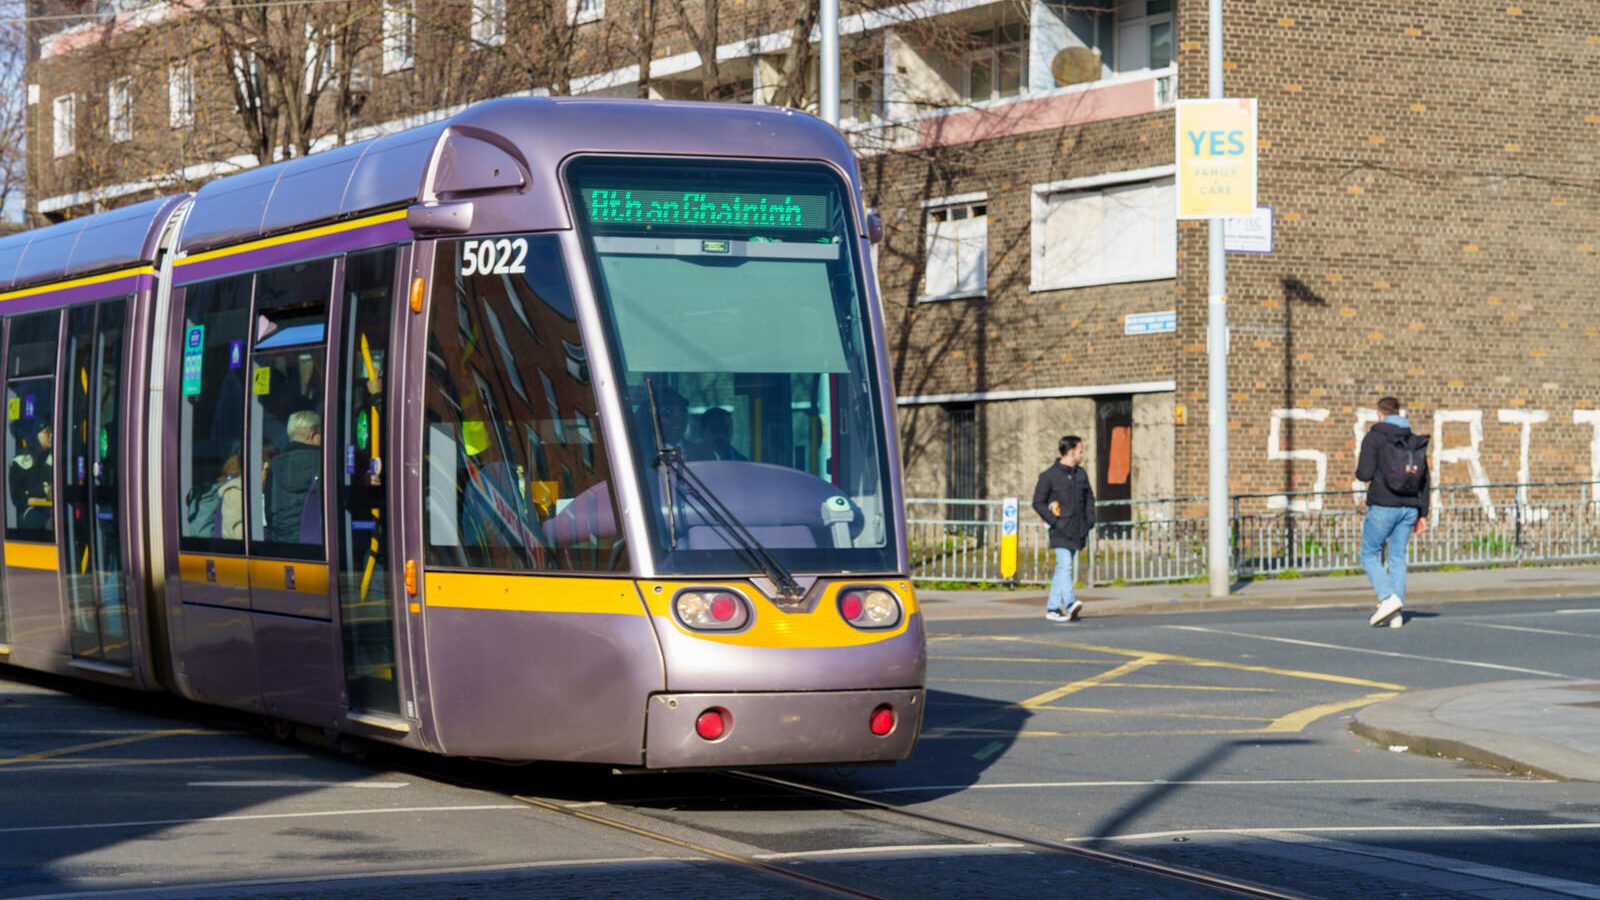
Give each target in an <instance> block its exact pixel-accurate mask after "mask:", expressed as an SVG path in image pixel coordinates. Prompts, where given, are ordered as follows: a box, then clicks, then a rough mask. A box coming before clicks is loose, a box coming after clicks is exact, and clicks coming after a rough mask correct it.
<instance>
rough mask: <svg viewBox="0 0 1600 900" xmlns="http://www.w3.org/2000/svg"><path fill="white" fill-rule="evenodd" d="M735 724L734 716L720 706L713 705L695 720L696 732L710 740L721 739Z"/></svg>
mask: <svg viewBox="0 0 1600 900" xmlns="http://www.w3.org/2000/svg"><path fill="white" fill-rule="evenodd" d="M732 726H733V716H731V715H729V714H728V711H727V710H725V709H723V708H722V707H720V706H713V707H711V708H710V709H708V710H706V711H705V712H703V713H701V714H700V715H699V716H698V717H696V718H695V720H694V733H695V734H698V735H700V737H701V738H703V739H705V740H708V741H717V740H721V739H722V736H723V735H725V734H727V733H728V729H729V728H730V727H732Z"/></svg>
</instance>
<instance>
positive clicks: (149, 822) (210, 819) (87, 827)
mask: <svg viewBox="0 0 1600 900" xmlns="http://www.w3.org/2000/svg"><path fill="white" fill-rule="evenodd" d="M527 809H528V806H527V805H526V804H523V803H512V804H506V803H494V804H483V805H481V806H397V807H394V808H393V809H336V810H328V811H326V812H298V813H257V814H255V815H248V816H197V817H195V818H192V819H146V820H143V821H138V822H89V823H85V824H80V825H20V826H14V827H11V828H0V834H35V833H38V832H43V831H96V830H104V829H107V828H154V827H167V826H171V825H205V824H212V823H216V822H260V821H267V820H275V819H331V818H335V817H338V816H387V815H394V814H395V813H419V812H431V813H450V812H487V811H489V810H523V811H526V810H527Z"/></svg>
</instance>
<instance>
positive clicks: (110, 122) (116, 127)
mask: <svg viewBox="0 0 1600 900" xmlns="http://www.w3.org/2000/svg"><path fill="white" fill-rule="evenodd" d="M119 95H120V103H119V99H118V98H119ZM106 132H107V134H108V136H109V137H110V138H111V143H113V144H123V143H127V142H128V141H131V140H133V76H132V75H124V76H123V77H121V78H116V79H113V80H112V82H111V84H110V85H109V86H108V87H107V88H106Z"/></svg>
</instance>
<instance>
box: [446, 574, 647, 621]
mask: <svg viewBox="0 0 1600 900" xmlns="http://www.w3.org/2000/svg"><path fill="white" fill-rule="evenodd" d="M424 583H425V587H426V590H427V596H426V602H427V604H428V605H429V606H432V607H446V608H452V609H493V610H502V611H508V612H553V613H607V614H610V615H621V616H642V615H644V606H643V604H641V603H640V602H639V591H638V588H636V587H634V583H633V580H632V579H628V578H566V577H561V576H556V575H488V574H484V575H478V574H468V573H463V572H429V573H427V575H426V576H425V582H424Z"/></svg>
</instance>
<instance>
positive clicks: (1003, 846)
mask: <svg viewBox="0 0 1600 900" xmlns="http://www.w3.org/2000/svg"><path fill="white" fill-rule="evenodd" d="M1022 847H1023V845H1022V844H1016V843H1006V842H991V843H983V844H899V845H896V846H891V847H840V848H838V849H835V850H796V851H794V852H791V853H758V854H756V855H755V856H753V857H751V858H752V859H811V858H815V857H819V856H866V855H868V854H874V853H922V852H926V851H929V850H935V851H938V850H1020V849H1022Z"/></svg>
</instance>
